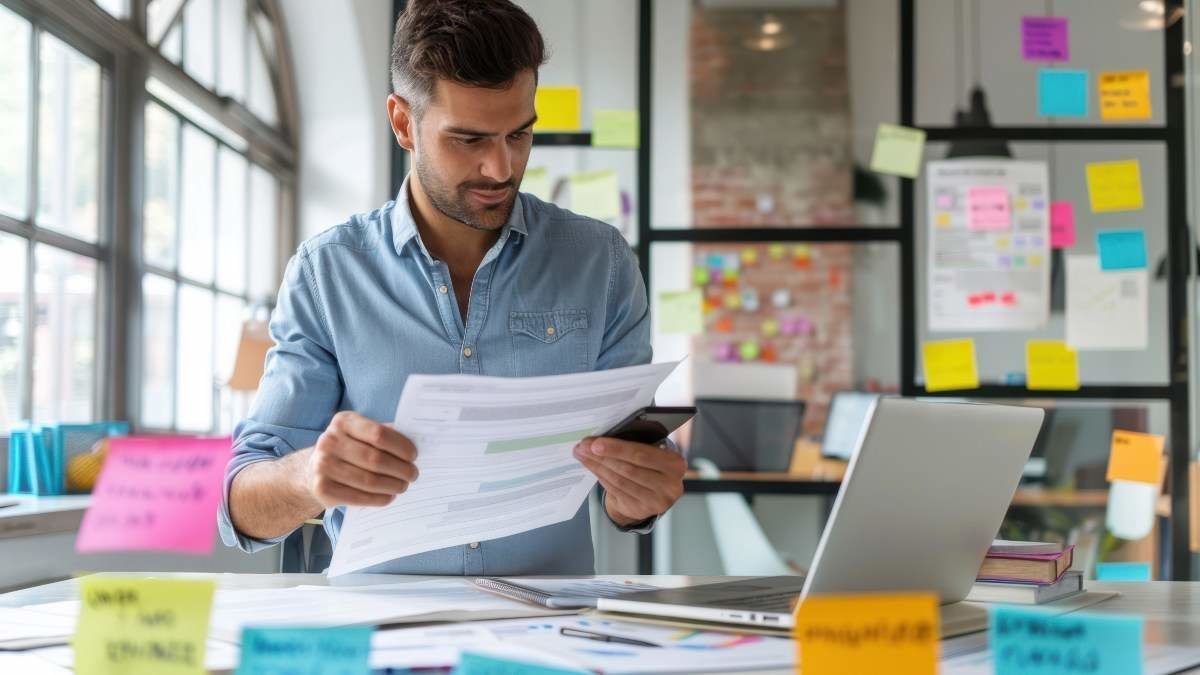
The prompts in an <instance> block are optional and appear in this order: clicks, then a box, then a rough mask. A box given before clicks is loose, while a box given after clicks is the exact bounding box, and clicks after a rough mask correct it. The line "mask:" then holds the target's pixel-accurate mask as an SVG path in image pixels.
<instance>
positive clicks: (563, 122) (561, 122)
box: [533, 87, 582, 131]
mask: <svg viewBox="0 0 1200 675" xmlns="http://www.w3.org/2000/svg"><path fill="white" fill-rule="evenodd" d="M581 98H582V95H581V93H580V91H579V87H538V88H537V93H535V94H534V100H533V106H534V109H535V110H536V111H537V116H538V121H537V123H536V124H534V125H533V129H534V131H579V126H580V112H579V110H580V99H581Z"/></svg>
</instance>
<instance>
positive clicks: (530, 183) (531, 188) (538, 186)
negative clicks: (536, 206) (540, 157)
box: [521, 166, 554, 202]
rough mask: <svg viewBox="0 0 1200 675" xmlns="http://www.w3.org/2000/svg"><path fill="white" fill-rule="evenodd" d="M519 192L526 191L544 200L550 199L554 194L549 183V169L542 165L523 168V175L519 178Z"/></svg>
mask: <svg viewBox="0 0 1200 675" xmlns="http://www.w3.org/2000/svg"><path fill="white" fill-rule="evenodd" d="M521 192H527V193H529V194H531V195H533V196H534V197H537V198H538V199H540V200H542V201H544V202H548V201H550V199H551V197H552V196H553V195H554V189H553V188H552V187H551V184H550V170H549V169H547V168H546V167H544V166H534V167H530V168H528V169H525V176H524V177H523V178H522V179H521Z"/></svg>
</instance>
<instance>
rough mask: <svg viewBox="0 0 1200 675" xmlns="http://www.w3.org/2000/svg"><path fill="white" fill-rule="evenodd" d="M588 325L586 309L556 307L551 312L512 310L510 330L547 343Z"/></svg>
mask: <svg viewBox="0 0 1200 675" xmlns="http://www.w3.org/2000/svg"><path fill="white" fill-rule="evenodd" d="M587 327H588V313H587V310H586V309H556V310H552V311H549V312H511V313H510V314H509V315H508V330H509V331H511V332H512V333H513V334H514V335H517V334H521V335H528V336H529V337H531V338H534V339H535V340H540V341H541V342H545V343H547V344H549V343H552V342H557V341H558V340H559V339H561V338H562V336H564V335H566V334H568V333H570V332H571V331H575V330H580V329H583V328H587Z"/></svg>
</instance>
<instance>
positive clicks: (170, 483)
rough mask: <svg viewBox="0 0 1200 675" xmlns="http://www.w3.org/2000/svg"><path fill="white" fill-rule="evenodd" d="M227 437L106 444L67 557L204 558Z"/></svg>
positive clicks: (226, 454) (212, 529) (209, 548)
mask: <svg viewBox="0 0 1200 675" xmlns="http://www.w3.org/2000/svg"><path fill="white" fill-rule="evenodd" d="M231 448H232V444H231V442H230V439H228V438H165V437H164V438H113V439H111V440H110V441H109V450H108V455H107V457H106V459H105V460H104V469H103V470H102V471H101V473H100V478H99V481H98V482H97V483H96V489H95V491H94V492H93V493H92V505H91V507H89V508H88V510H87V513H85V514H84V516H83V524H82V525H80V528H79V536H78V538H76V540H75V550H76V551H79V552H80V553H91V552H96V551H177V552H180V553H191V554H208V553H211V552H212V547H213V541H214V537H215V536H216V528H217V520H216V519H217V506H218V504H219V502H220V500H221V485H222V481H223V480H224V476H225V465H226V464H227V463H228V462H229V456H230V453H231V452H232V449H231Z"/></svg>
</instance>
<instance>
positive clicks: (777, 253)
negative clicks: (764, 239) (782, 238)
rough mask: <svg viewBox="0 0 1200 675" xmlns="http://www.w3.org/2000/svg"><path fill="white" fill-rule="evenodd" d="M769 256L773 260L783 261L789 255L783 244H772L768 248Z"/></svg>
mask: <svg viewBox="0 0 1200 675" xmlns="http://www.w3.org/2000/svg"><path fill="white" fill-rule="evenodd" d="M767 255H769V256H771V260H783V257H784V256H785V255H787V247H786V246H784V245H783V244H771V245H770V246H768V247H767Z"/></svg>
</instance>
